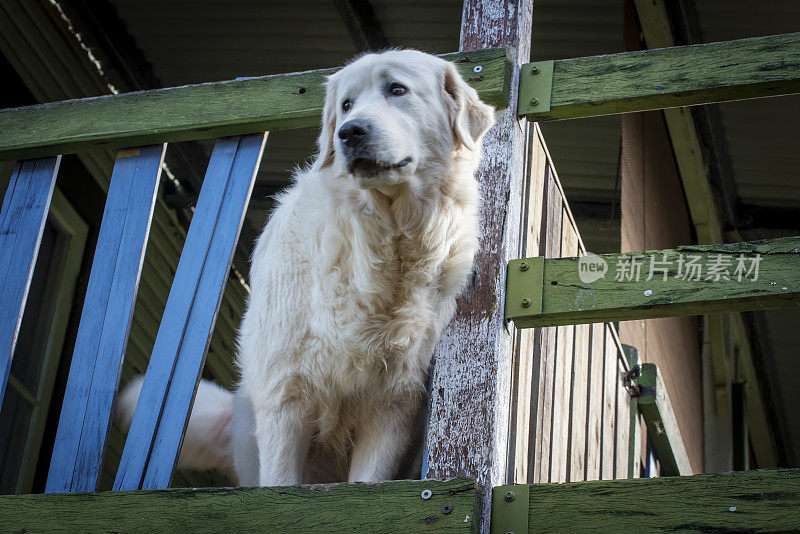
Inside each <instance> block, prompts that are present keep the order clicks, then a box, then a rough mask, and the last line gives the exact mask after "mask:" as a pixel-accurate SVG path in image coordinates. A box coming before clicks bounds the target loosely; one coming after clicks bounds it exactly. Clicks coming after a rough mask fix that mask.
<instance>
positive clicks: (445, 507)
mask: <svg viewBox="0 0 800 534" xmlns="http://www.w3.org/2000/svg"><path fill="white" fill-rule="evenodd" d="M452 511H453V507H452V506H450V505H449V504H443V505H442V513H443V514H445V515H447V514H449V513H450V512H452Z"/></svg>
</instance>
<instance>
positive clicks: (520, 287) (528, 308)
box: [505, 257, 544, 319]
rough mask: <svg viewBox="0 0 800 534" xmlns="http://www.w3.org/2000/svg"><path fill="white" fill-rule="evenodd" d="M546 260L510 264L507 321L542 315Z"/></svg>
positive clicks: (513, 261) (540, 258) (533, 259)
mask: <svg viewBox="0 0 800 534" xmlns="http://www.w3.org/2000/svg"><path fill="white" fill-rule="evenodd" d="M543 286H544V258H543V257H535V258H524V259H521V260H511V261H509V262H508V272H507V276H506V312H505V317H506V319H511V318H512V317H513V318H515V319H516V318H519V317H520V316H529V315H539V314H541V313H542V291H543Z"/></svg>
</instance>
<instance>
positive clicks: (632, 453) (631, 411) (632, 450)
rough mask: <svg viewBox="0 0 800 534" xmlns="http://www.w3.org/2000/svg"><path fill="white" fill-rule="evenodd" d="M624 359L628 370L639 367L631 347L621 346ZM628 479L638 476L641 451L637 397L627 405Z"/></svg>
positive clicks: (631, 398)
mask: <svg viewBox="0 0 800 534" xmlns="http://www.w3.org/2000/svg"><path fill="white" fill-rule="evenodd" d="M622 350H623V353H624V354H625V358H626V359H627V360H628V369H631V370H635V369H636V366H638V365H641V362H640V360H639V351H638V349H637V348H636V347H633V346H631V345H622ZM628 421H629V424H628V450H627V456H628V466H627V472H628V478H639V476H640V473H639V472H640V468H639V466H640V463H641V459H640V454H641V449H642V443H641V435H642V432H641V428H640V426H639V402H638V397H637V396H631V397H630V398H629V404H628ZM620 424H621V425H622V424H625V420H624V419H620Z"/></svg>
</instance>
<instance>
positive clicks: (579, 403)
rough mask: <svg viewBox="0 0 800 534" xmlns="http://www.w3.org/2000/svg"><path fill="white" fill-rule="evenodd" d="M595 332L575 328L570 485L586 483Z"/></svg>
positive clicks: (583, 327) (583, 328)
mask: <svg viewBox="0 0 800 534" xmlns="http://www.w3.org/2000/svg"><path fill="white" fill-rule="evenodd" d="M591 329H592V325H588V324H582V325H578V326H576V327H575V359H574V361H573V365H572V408H571V410H570V418H571V423H570V426H571V430H570V431H571V435H570V441H569V450H570V455H569V456H570V458H569V481H570V482H577V481H580V480H586V463H587V462H586V460H587V452H588V451H587V440H586V431H587V428H588V424H589V417H588V411H589V408H588V402H589V377H590V372H589V358H590V356H589V352H590V346H589V343H590V336H591Z"/></svg>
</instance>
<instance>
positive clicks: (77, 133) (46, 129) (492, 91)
mask: <svg viewBox="0 0 800 534" xmlns="http://www.w3.org/2000/svg"><path fill="white" fill-rule="evenodd" d="M442 57H444V58H445V59H447V60H450V61H453V62H455V63H456V65H457V67H458V69H459V71H460V72H461V74H462V75H463V76H464V78H465V79H466V80H467V81H468V82H469V83H470V84H471V85H472V86H473V87H474V88H475V89H476V90H477V91H478V94H479V95H480V97H481V99H483V101H484V102H486V103H488V104H491V105H493V106H496V107H505V106H506V105H507V102H508V89H509V85H510V74H509V73H510V68H509V64H510V63H509V61H508V57H507V51H506V49H505V48H493V49H487V50H479V51H475V52H459V53H457V54H447V55H444V56H442ZM336 70H337V69H326V70H315V71H308V72H300V73H292V74H277V75H273V76H261V77H254V78H246V79H239V80H231V81H226V82H214V83H204V84H199V85H186V86H183V87H173V88H169V89H157V90H153V91H140V92H135V93H122V94H118V95H107V96H99V97H94V98H86V99H80V100H68V101H64V102H54V103H51V104H42V105H38V106H29V107H23V108H12V109H3V110H0V160H8V159H19V158H31V157H40V156H45V155H51V154H65V153H74V152H80V151H84V150H93V149H101V148H105V149H108V148H121V147H130V146H141V145H148V144H154V143H164V142H175V141H187V140H190V139H201V138H211V137H219V136H224V135H238V134H248V133H257V132H263V131H267V130H278V129H289V128H301V127H304V126H314V125H317V124H318V123H319V120H320V115H321V112H322V103H323V96H324V85H323V84H324V82H325V78H326V76H329V75H331V74H333V73H334V72H335V71H336Z"/></svg>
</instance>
